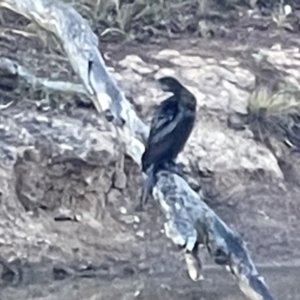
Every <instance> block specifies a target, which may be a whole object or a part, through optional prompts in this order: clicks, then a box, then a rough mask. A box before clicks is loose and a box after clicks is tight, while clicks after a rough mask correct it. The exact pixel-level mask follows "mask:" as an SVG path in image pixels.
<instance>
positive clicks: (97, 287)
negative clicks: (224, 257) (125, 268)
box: [0, 267, 300, 300]
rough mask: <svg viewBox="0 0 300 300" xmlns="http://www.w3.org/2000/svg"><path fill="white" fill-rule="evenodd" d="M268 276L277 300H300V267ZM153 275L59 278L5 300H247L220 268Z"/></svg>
mask: <svg viewBox="0 0 300 300" xmlns="http://www.w3.org/2000/svg"><path fill="white" fill-rule="evenodd" d="M260 272H261V274H262V275H263V276H264V277H265V279H266V281H267V282H268V284H269V286H270V287H271V290H272V292H273V294H274V296H276V299H277V300H280V299H284V300H299V299H300V281H299V277H300V276H299V275H300V267H263V268H260ZM179 273H180V274H152V275H147V276H146V275H143V276H138V275H137V276H136V277H130V278H128V279H116V280H113V281H109V280H107V281H105V280H96V279H87V278H85V279H80V280H68V281H65V280H64V281H55V282H52V283H51V284H47V285H36V284H31V285H27V286H21V287H14V288H12V287H9V288H5V289H3V290H2V291H1V294H0V295H1V296H0V297H1V298H0V299H1V300H15V299H24V300H25V299H26V300H29V299H40V300H41V299H46V300H69V299H70V300H83V299H84V300H104V299H105V300H119V299H120V300H130V299H138V300H150V299H151V300H154V299H157V300H171V299H172V300H244V299H246V298H245V297H244V296H243V295H242V293H241V292H240V291H239V290H238V288H237V286H236V285H235V284H234V282H233V280H231V278H230V276H229V275H228V274H227V273H226V272H225V271H223V270H220V269H219V268H213V269H209V270H205V275H206V278H205V280H204V281H202V282H200V283H193V282H191V281H189V280H188V279H187V278H186V277H185V276H184V274H182V273H181V272H179Z"/></svg>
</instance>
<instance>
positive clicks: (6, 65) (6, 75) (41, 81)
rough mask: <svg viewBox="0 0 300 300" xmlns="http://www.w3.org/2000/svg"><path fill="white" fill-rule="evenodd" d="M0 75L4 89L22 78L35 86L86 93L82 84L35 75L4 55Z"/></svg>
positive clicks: (18, 83)
mask: <svg viewBox="0 0 300 300" xmlns="http://www.w3.org/2000/svg"><path fill="white" fill-rule="evenodd" d="M0 75H1V78H0V88H1V87H3V88H4V89H5V88H7V85H8V86H9V87H14V88H16V87H17V86H18V85H20V84H21V83H20V81H22V80H24V81H25V82H26V83H28V84H30V85H32V86H34V87H35V88H38V87H43V88H45V89H49V90H53V91H57V92H63V93H74V94H86V95H87V91H86V89H85V88H84V87H83V85H82V84H76V83H72V82H67V81H59V80H49V79H48V78H41V77H36V76H35V75H34V74H32V73H31V72H30V71H29V70H27V69H26V68H24V67H23V66H21V65H20V64H18V63H17V62H15V61H12V60H10V59H8V58H5V57H0ZM9 81H10V82H9Z"/></svg>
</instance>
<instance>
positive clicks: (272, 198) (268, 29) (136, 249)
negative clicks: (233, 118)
mask: <svg viewBox="0 0 300 300" xmlns="http://www.w3.org/2000/svg"><path fill="white" fill-rule="evenodd" d="M8 15H10V14H8ZM13 15H14V14H13ZM14 16H15V15H14ZM8 19H10V18H7V20H8ZM11 20H14V22H9V21H11ZM15 20H17V21H15ZM253 22H254V21H253V20H250V19H249V18H247V17H246V16H244V17H241V18H239V19H238V21H236V22H235V24H234V25H233V26H232V27H231V28H230V30H228V31H226V33H225V34H222V36H218V35H216V36H214V37H213V38H201V37H198V36H196V35H195V34H191V35H190V36H188V35H187V34H186V33H185V34H178V35H175V36H174V37H172V38H170V39H166V38H162V37H158V38H157V39H154V38H152V39H150V40H149V41H147V43H143V44H141V43H138V42H136V41H134V42H122V43H113V42H102V43H101V52H102V53H105V54H106V55H109V57H110V60H109V61H107V63H108V65H113V66H115V64H114V62H115V61H119V60H121V59H123V58H124V57H125V56H126V55H128V54H137V55H138V56H140V57H141V58H143V59H144V60H145V61H147V60H148V61H149V60H151V55H150V54H151V53H152V52H153V51H157V50H160V49H165V48H168V49H176V50H178V51H180V52H181V53H189V54H191V53H193V54H198V55H200V56H201V57H212V58H218V59H221V58H226V57H234V58H235V59H237V60H238V61H239V62H240V63H241V64H242V65H243V66H246V67H247V68H248V69H250V70H251V71H252V72H253V73H254V74H255V75H257V76H258V78H261V80H263V81H264V82H267V83H269V84H270V85H272V84H273V83H278V81H280V80H281V77H280V75H278V72H277V71H276V70H274V69H269V70H262V69H260V68H259V67H258V66H256V65H255V64H254V63H253V60H252V59H251V54H252V53H253V52H256V51H257V50H258V49H260V48H262V47H263V48H270V47H271V46H273V45H274V44H278V43H279V44H281V45H285V47H292V46H294V47H299V43H300V40H299V38H298V32H297V30H296V29H295V32H290V31H288V30H285V29H282V28H281V29H280V28H277V27H276V26H273V25H272V26H271V25H270V26H269V25H268V24H269V23H270V19H267V18H266V19H264V18H261V19H260V20H258V21H257V22H255V23H254V24H253ZM24 23H25V22H24V21H22V22H21V21H20V19H15V18H12V17H11V19H10V20H8V24H5V26H6V27H8V26H9V27H14V28H19V29H20V28H22V26H23V25H24ZM249 28H251V30H249ZM16 39H17V40H16ZM124 49H125V50H124ZM0 55H1V56H4V57H8V58H11V59H15V60H17V61H19V62H20V63H22V64H23V65H25V66H26V67H28V68H29V69H31V70H34V71H35V74H36V75H37V76H49V74H52V76H53V77H55V78H60V79H66V80H67V79H68V80H71V78H72V80H74V74H73V72H72V71H71V69H70V66H69V65H68V62H67V60H66V59H65V58H64V57H61V56H58V55H57V54H50V53H49V50H48V49H45V48H44V47H43V46H42V44H41V42H40V41H39V40H38V39H37V38H32V37H30V38H27V37H20V36H19V35H16V34H13V33H6V34H5V35H1V36H0ZM58 66H59V67H58ZM270 68H271V67H270ZM270 75H271V76H270ZM23 92H24V91H23ZM22 95H23V94H22V92H18V93H15V94H7V93H5V94H0V99H1V104H3V103H6V102H9V101H11V100H12V99H15V100H17V102H16V104H15V105H14V107H13V108H11V110H6V113H7V114H14V113H16V111H26V110H35V109H36V105H35V103H34V102H33V101H32V98H31V99H29V97H28V96H26V97H23V98H22ZM40 96H41V93H37V94H34V95H33V98H35V99H37V98H39V97H40ZM58 97H59V96H57V95H50V98H51V99H54V100H53V103H52V104H53V105H52V107H51V110H50V112H47V114H48V115H49V114H50V115H51V114H53V115H62V116H63V115H67V113H66V111H65V110H64V109H62V110H61V109H60V108H59V105H58V104H57V103H58V102H59V101H63V102H64V103H67V105H69V109H74V111H76V105H75V104H74V97H65V98H63V97H61V96H60V97H59V98H58ZM62 98H63V99H62ZM142 114H143V113H142ZM145 117H146V116H145ZM26 167H27V166H26V162H22V161H19V164H18V165H17V166H16V169H15V170H16V173H17V174H18V172H19V173H20V172H24V170H26ZM18 170H19V171H18ZM125 171H126V175H127V180H132V182H134V184H133V185H132V186H131V187H130V188H128V189H127V191H121V192H118V190H114V193H116V196H112V197H113V198H114V200H112V202H113V205H111V206H109V205H108V206H107V208H106V210H107V211H106V212H105V213H106V214H107V217H106V218H103V219H102V221H101V222H103V223H102V225H103V226H104V227H106V226H107V227H109V226H116V228H110V232H112V233H113V232H114V230H115V232H117V233H118V234H119V233H121V235H122V237H123V238H124V241H126V238H127V239H128V241H127V242H124V241H122V243H121V244H119V241H118V240H117V239H116V238H114V237H110V236H109V235H107V236H106V237H105V238H106V240H105V242H104V240H101V239H97V232H93V234H91V231H85V229H84V227H80V225H79V224H78V223H75V222H69V223H65V224H66V225H65V227H64V228H62V227H61V223H53V224H52V223H51V226H52V228H51V231H53V232H56V233H57V234H58V235H62V237H64V236H67V241H68V242H72V241H75V240H76V239H79V240H80V239H81V241H80V243H83V244H85V247H86V248H85V252H84V253H86V254H87V259H86V261H89V263H90V264H91V265H92V267H90V268H89V267H86V265H89V263H88V262H84V263H83V265H84V266H85V267H82V268H83V269H82V270H80V267H76V268H77V271H74V269H72V268H71V269H72V270H73V271H70V274H68V272H67V271H66V270H67V269H68V267H67V266H70V265H72V264H74V265H76V266H80V264H82V262H79V263H78V262H77V261H76V260H75V259H73V258H74V257H75V256H74V257H71V258H70V257H65V254H64V255H62V256H60V254H57V256H58V257H59V260H61V258H62V257H64V258H65V262H66V267H63V268H62V269H61V270H60V269H58V268H57V267H54V265H55V264H54V263H53V262H51V261H47V260H46V261H45V262H41V261H38V262H33V261H30V260H29V261H27V262H23V261H21V262H18V260H17V259H16V260H15V261H14V262H13V264H12V266H15V268H16V269H17V270H21V274H22V276H21V277H22V278H19V279H17V280H16V281H15V278H14V279H12V280H11V279H10V277H14V274H12V273H11V271H5V268H4V267H3V270H2V285H3V286H2V288H1V292H0V299H1V300H5V299H7V300H9V299H48V300H50V299H73V300H77V299H78V300H79V299H91V300H92V299H93V300H96V299H108V300H109V299H111V300H113V299H135V298H136V299H145V300H146V299H173V300H180V299H185V300H195V299H202V300H209V299H216V300H229V299H231V300H236V299H244V298H243V297H244V296H243V295H242V294H241V292H240V291H239V290H238V288H237V287H236V285H235V284H234V282H233V281H232V280H231V278H230V277H229V276H228V275H227V274H226V273H224V272H225V271H222V270H220V269H219V268H216V267H214V266H213V265H212V262H211V261H210V260H209V258H208V257H207V255H204V254H203V255H204V256H205V259H204V260H205V267H204V272H205V280H204V281H203V282H201V283H193V282H191V281H190V280H189V279H188V277H187V275H186V273H185V270H184V266H183V263H182V261H180V253H179V252H178V250H177V249H176V247H175V246H174V245H172V244H171V242H170V241H169V240H167V239H166V237H165V236H164V234H162V233H161V232H160V230H161V228H162V225H163V218H162V216H161V214H160V212H159V211H158V210H157V208H156V207H155V204H153V203H150V204H149V207H148V208H147V212H146V213H141V214H139V217H140V223H139V225H138V230H137V229H136V228H134V226H132V225H130V224H125V225H124V222H122V220H120V219H119V217H118V216H117V213H116V211H117V210H118V206H119V204H120V200H119V199H118V197H119V198H120V197H121V198H122V197H125V198H126V199H127V200H126V201H127V202H126V205H127V206H126V207H127V208H128V210H129V211H130V212H133V209H134V206H135V203H136V201H137V195H136V187H137V186H138V184H139V183H140V181H141V176H140V175H139V170H138V168H137V167H136V166H134V164H133V162H132V161H131V160H130V159H127V160H126V169H125ZM35 172H44V171H41V169H37V170H35ZM89 172H93V170H90V169H88V168H85V169H84V174H90V173H89ZM49 176H50V175H49ZM135 176H136V177H135ZM45 178H46V177H45ZM49 178H51V176H50V177H48V178H46V179H47V180H49ZM235 178H236V177H235ZM46 179H45V180H46ZM41 180H43V178H42V179H41ZM63 180H65V181H64V182H67V181H68V180H69V179H68V178H67V179H66V178H64V179H63ZM229 181H230V180H229ZM55 184H57V183H55ZM55 184H54V185H55ZM236 186H237V187H238V186H243V189H239V188H237V189H236V191H235V192H233V193H231V194H228V189H227V187H226V186H220V187H219V189H218V191H217V193H218V195H220V194H222V195H223V197H219V198H216V197H212V198H209V199H207V202H208V204H209V205H210V207H211V208H212V209H214V210H215V212H216V213H217V214H218V215H219V216H220V217H221V218H222V219H223V220H224V221H225V222H227V224H228V225H229V226H230V227H232V228H234V229H235V230H237V231H238V232H239V233H240V234H241V236H242V237H243V238H244V239H245V241H246V242H247V244H248V248H249V250H250V253H251V255H252V258H253V260H254V261H255V263H256V265H257V266H258V268H259V270H260V271H261V273H262V275H263V276H264V277H265V279H266V281H267V283H268V284H269V286H270V287H271V289H272V291H273V293H274V295H276V296H277V299H286V300H289V299H290V300H292V299H294V300H297V299H300V296H299V292H300V290H299V283H298V282H299V276H298V274H299V272H300V238H299V231H300V222H299V217H300V202H299V199H298V195H299V193H300V187H299V186H298V185H296V184H292V183H287V185H286V189H282V188H281V187H280V186H279V185H278V181H276V180H274V179H272V178H271V179H270V178H265V177H264V176H263V175H260V174H250V175H249V174H243V176H241V177H240V182H238V183H236ZM40 188H41V189H42V188H43V185H42V187H40ZM124 195H125V196H124ZM49 197H50V196H49ZM52 197H53V196H52ZM115 198H116V199H117V200H115ZM47 200H49V199H47ZM46 202H47V201H46ZM57 202H58V200H57V199H54V200H53V203H49V202H47V203H45V204H43V205H44V210H43V212H42V214H41V215H40V218H43V217H44V216H45V218H46V217H49V216H51V217H53V211H54V210H55V209H56V208H57V206H59V205H58V203H57ZM91 203H93V202H92V201H91ZM85 205H86V204H85ZM22 206H23V207H24V203H22ZM71 206H72V204H71ZM40 207H42V206H40ZM45 207H46V208H45ZM39 209H40V208H39ZM76 209H77V210H80V207H79V208H78V207H77V208H76ZM270 218H271V221H269V220H270ZM112 220H113V221H112ZM106 222H107V223H106ZM74 228H75V229H74ZM49 230H50V229H49ZM137 231H143V232H146V233H147V234H146V235H145V236H144V237H141V238H134V239H133V238H132V237H136V233H137ZM68 234H69V235H70V236H68ZM76 234H77V235H80V234H81V235H82V236H81V237H80V236H76ZM71 235H74V236H71ZM89 235H90V236H89ZM127 235H128V236H127ZM12 243H13V240H12ZM114 243H115V244H114ZM29 251H30V249H29ZM58 252H59V251H58ZM82 256H83V255H82ZM14 258H15V256H14ZM81 258H82V260H83V261H85V259H84V257H81ZM79 260H80V256H79ZM105 264H108V267H107V266H106V267H105V266H104V265H105ZM10 268H11V266H10ZM76 268H75V269H76ZM86 277H92V278H91V279H87V278H86Z"/></svg>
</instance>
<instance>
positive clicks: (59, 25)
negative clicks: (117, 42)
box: [0, 0, 149, 162]
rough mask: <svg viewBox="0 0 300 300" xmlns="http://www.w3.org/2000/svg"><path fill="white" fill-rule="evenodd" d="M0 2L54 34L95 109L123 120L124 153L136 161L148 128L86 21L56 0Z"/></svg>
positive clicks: (9, 0) (6, 0)
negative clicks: (107, 63)
mask: <svg viewBox="0 0 300 300" xmlns="http://www.w3.org/2000/svg"><path fill="white" fill-rule="evenodd" d="M0 6H2V7H6V8H8V9H10V10H12V11H15V12H17V13H19V14H21V15H23V16H24V17H26V18H28V19H30V20H32V21H34V22H35V23H37V24H38V25H39V26H40V27H42V28H43V29H45V30H46V31H48V32H50V33H52V34H54V36H55V37H56V38H57V39H58V40H59V42H60V43H61V44H62V47H63V49H64V51H65V52H66V55H67V57H68V59H69V61H70V63H71V66H72V68H73V69H74V71H75V72H76V74H77V75H78V76H79V77H80V79H81V81H82V82H83V84H84V86H85V88H86V90H87V92H88V93H89V94H90V96H91V99H92V100H93V102H94V104H95V106H96V109H97V110H98V111H104V110H106V109H108V108H109V109H110V110H111V111H112V113H113V115H114V116H116V117H117V118H119V119H123V120H124V121H125V122H126V124H125V125H126V126H125V127H124V128H123V132H122V137H123V138H124V139H125V141H126V150H127V154H129V155H131V156H132V157H133V159H134V160H135V161H136V162H139V161H140V158H141V155H142V152H143V150H144V147H143V144H142V143H141V142H140V141H139V140H140V139H142V140H144V139H145V138H146V137H147V135H148V130H149V129H148V127H147V126H146V125H145V124H144V123H143V122H142V121H141V119H140V118H139V117H138V116H137V114H136V112H135V110H134V109H133V108H132V105H131V104H130V102H129V101H128V100H127V99H126V98H125V95H124V92H123V91H122V90H121V89H120V88H119V87H118V85H117V83H116V82H115V80H114V79H113V78H112V77H111V76H110V74H109V72H108V70H107V68H106V65H105V63H104V60H103V58H102V55H101V53H100V52H99V50H98V38H97V37H96V35H95V34H94V33H93V31H92V30H91V28H90V26H89V24H88V22H87V21H86V20H85V19H83V18H82V17H81V16H80V14H78V12H77V11H76V10H75V9H74V8H72V7H71V6H70V5H68V4H65V3H62V2H59V1H55V0H54V1H53V0H24V1H21V0H2V1H0ZM112 99H113V100H112Z"/></svg>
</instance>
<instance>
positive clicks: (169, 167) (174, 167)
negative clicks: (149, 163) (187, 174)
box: [164, 162, 183, 177]
mask: <svg viewBox="0 0 300 300" xmlns="http://www.w3.org/2000/svg"><path fill="white" fill-rule="evenodd" d="M164 169H165V170H166V171H169V172H171V173H174V174H176V175H178V176H180V177H182V176H183V170H182V167H181V166H180V165H178V164H176V163H174V162H168V163H165V164H164Z"/></svg>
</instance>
